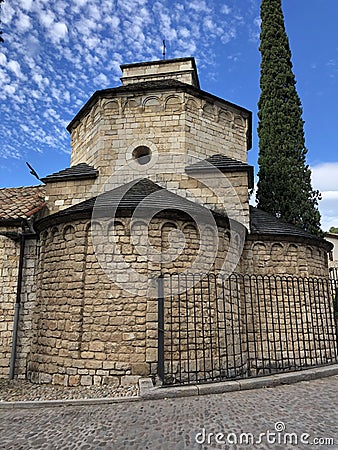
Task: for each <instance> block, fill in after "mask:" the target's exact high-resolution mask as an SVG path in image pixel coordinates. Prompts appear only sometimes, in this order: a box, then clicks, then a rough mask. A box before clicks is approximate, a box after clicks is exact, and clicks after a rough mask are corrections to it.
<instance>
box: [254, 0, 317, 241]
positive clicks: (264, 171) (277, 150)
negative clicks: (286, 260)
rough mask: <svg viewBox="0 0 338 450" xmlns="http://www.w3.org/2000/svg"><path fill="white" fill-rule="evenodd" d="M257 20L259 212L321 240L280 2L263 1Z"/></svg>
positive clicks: (298, 101)
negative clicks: (259, 67)
mask: <svg viewBox="0 0 338 450" xmlns="http://www.w3.org/2000/svg"><path fill="white" fill-rule="evenodd" d="M261 20H262V22H261V35H260V39H261V41H260V47H259V49H260V52H261V77H260V87H261V95H260V99H259V103H258V108H259V111H258V119H259V123H258V136H259V159H258V164H259V173H258V176H259V181H258V185H257V202H258V207H259V208H261V209H263V210H264V211H267V212H269V213H271V214H273V215H275V216H276V217H279V218H280V219H281V220H283V221H284V222H288V223H291V224H294V225H296V226H298V227H300V228H302V229H304V230H306V231H307V232H309V233H311V234H316V235H321V233H322V232H321V229H320V213H319V211H318V200H320V193H319V192H318V191H315V190H313V188H312V185H311V171H310V168H309V166H308V165H307V164H306V153H307V150H306V148H305V139H304V129H303V125H304V122H303V120H302V107H301V102H300V99H299V96H298V94H297V91H296V80H295V76H294V74H293V71H292V62H291V51H290V46H289V40H288V37H287V34H286V31H285V26H284V16H283V11H282V3H281V0H262V3H261Z"/></svg>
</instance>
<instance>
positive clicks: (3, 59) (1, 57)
mask: <svg viewBox="0 0 338 450" xmlns="http://www.w3.org/2000/svg"><path fill="white" fill-rule="evenodd" d="M6 63H7V58H6V55H5V54H4V53H1V52H0V66H4V65H5V64H6Z"/></svg>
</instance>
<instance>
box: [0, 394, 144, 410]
mask: <svg viewBox="0 0 338 450" xmlns="http://www.w3.org/2000/svg"><path fill="white" fill-rule="evenodd" d="M137 401H140V397H139V396H137V397H136V396H135V397H105V398H79V399H73V400H71V399H69V400H35V401H30V400H27V401H19V402H3V401H0V409H2V408H4V409H13V408H42V407H45V408H53V407H55V406H89V405H109V404H112V403H126V402H137Z"/></svg>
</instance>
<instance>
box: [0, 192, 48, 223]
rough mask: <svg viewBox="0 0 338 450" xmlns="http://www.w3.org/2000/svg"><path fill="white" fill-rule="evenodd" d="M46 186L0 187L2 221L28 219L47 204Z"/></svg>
mask: <svg viewBox="0 0 338 450" xmlns="http://www.w3.org/2000/svg"><path fill="white" fill-rule="evenodd" d="M44 196H45V188H44V186H25V187H19V188H5V189H0V223H1V221H11V220H18V219H28V218H29V217H31V216H32V215H33V214H35V213H37V212H38V211H39V210H40V209H42V208H43V207H44V206H45V203H44Z"/></svg>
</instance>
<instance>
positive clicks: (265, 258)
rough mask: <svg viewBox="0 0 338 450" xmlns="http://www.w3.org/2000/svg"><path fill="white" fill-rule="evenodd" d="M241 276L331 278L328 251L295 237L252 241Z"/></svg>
mask: <svg viewBox="0 0 338 450" xmlns="http://www.w3.org/2000/svg"><path fill="white" fill-rule="evenodd" d="M240 272H241V273H249V274H259V275H289V276H302V277H327V276H328V256H327V251H326V250H325V249H324V248H323V247H322V246H321V245H319V244H318V245H317V244H316V243H315V242H314V241H306V240H302V239H297V238H292V237H278V236H274V237H272V236H270V237H267V236H265V237H264V236H254V235H251V236H249V237H248V239H247V242H246V244H245V247H244V252H243V255H242V258H241V264H240Z"/></svg>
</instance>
